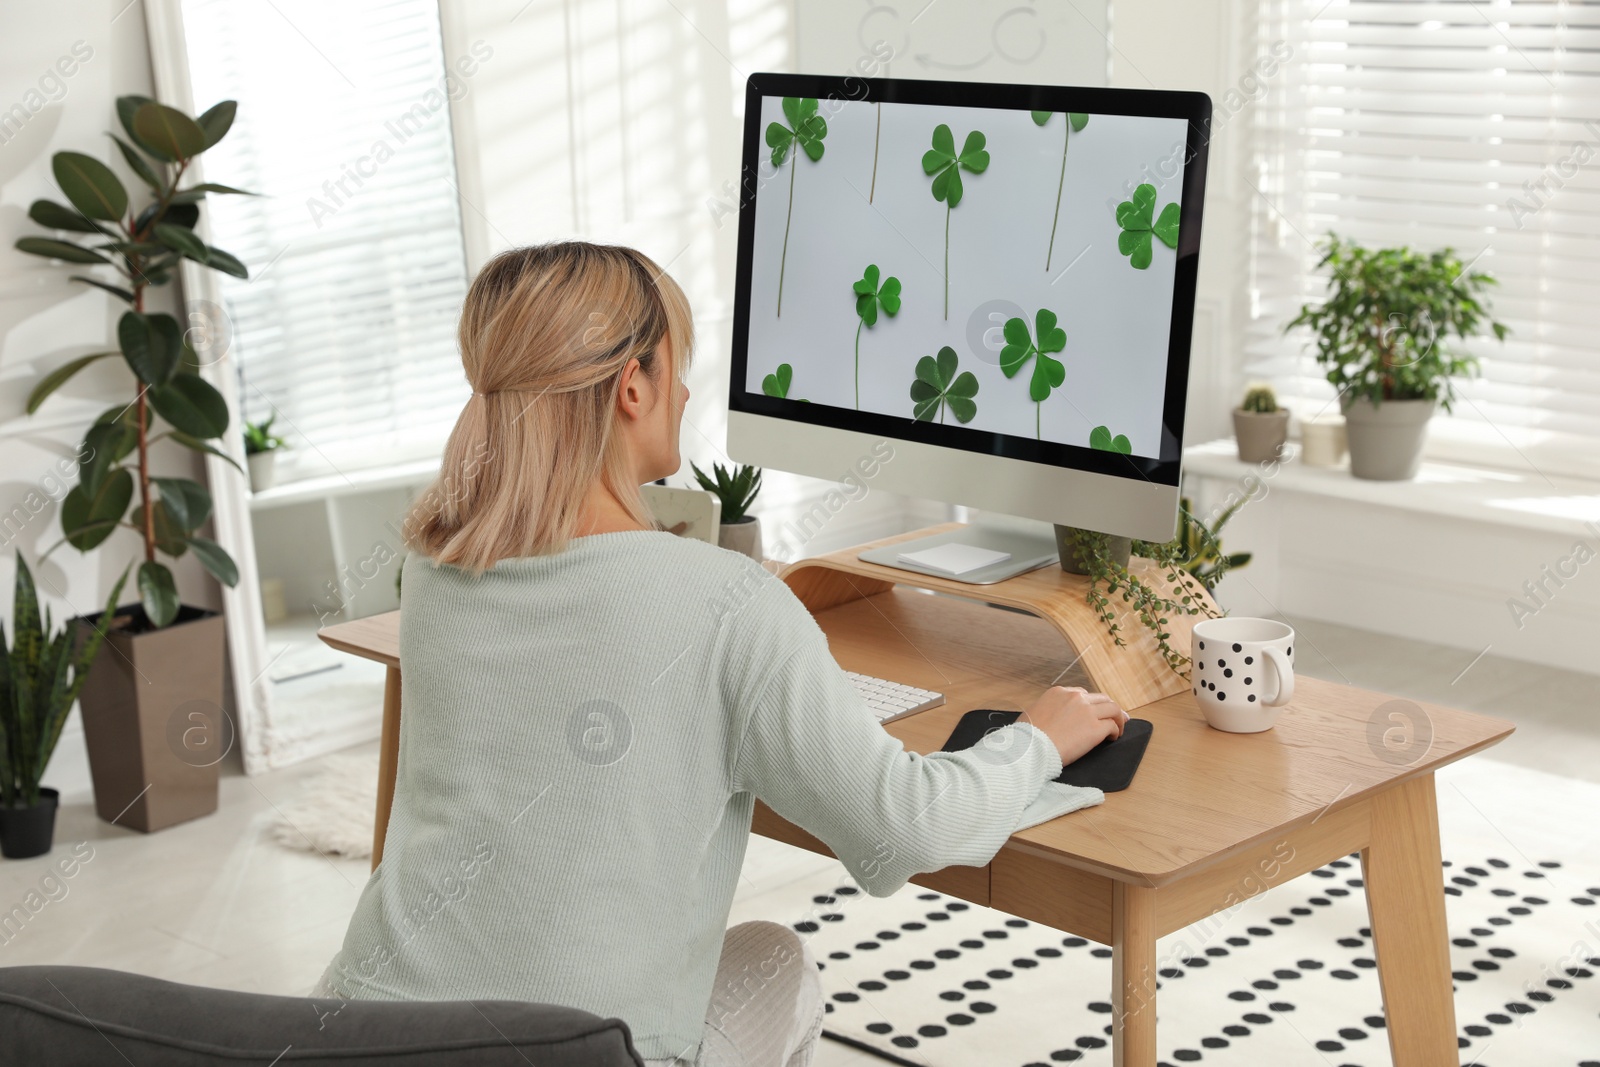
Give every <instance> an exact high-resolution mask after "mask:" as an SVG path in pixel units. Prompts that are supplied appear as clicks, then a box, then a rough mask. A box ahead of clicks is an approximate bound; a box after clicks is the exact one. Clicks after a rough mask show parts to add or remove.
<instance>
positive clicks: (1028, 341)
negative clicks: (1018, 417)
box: [1000, 308, 1067, 437]
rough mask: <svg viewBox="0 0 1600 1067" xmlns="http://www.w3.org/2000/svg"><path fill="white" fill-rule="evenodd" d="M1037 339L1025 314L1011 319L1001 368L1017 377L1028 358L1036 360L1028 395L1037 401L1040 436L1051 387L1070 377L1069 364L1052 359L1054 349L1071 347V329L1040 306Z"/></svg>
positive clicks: (1035, 415) (1035, 418) (1035, 419)
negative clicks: (1043, 408)
mask: <svg viewBox="0 0 1600 1067" xmlns="http://www.w3.org/2000/svg"><path fill="white" fill-rule="evenodd" d="M1034 326H1035V328H1036V335H1037V340H1035V336H1034V335H1030V334H1029V333H1028V323H1027V321H1026V320H1024V319H1021V318H1015V319H1007V320H1006V324H1005V329H1004V330H1003V333H1004V334H1005V339H1006V344H1005V347H1004V348H1002V349H1001V350H1000V371H1001V373H1003V374H1004V375H1005V376H1006V377H1007V378H1015V377H1016V376H1017V372H1018V371H1020V370H1021V369H1022V367H1023V364H1025V363H1027V362H1028V360H1030V359H1031V360H1033V377H1032V378H1031V379H1030V380H1029V382H1028V395H1029V396H1030V397H1032V398H1033V402H1034V404H1035V407H1034V413H1033V432H1034V436H1036V437H1037V436H1040V426H1039V419H1040V410H1041V407H1042V405H1043V404H1044V402H1045V401H1046V400H1048V399H1050V391H1051V390H1052V389H1058V388H1060V386H1061V383H1062V382H1064V381H1066V380H1067V368H1066V366H1065V365H1064V364H1062V363H1061V361H1060V360H1056V359H1051V358H1050V355H1049V354H1050V353H1051V352H1060V351H1061V350H1062V349H1064V348H1066V347H1067V331H1065V330H1063V329H1062V328H1061V327H1059V326H1057V325H1056V313H1055V312H1053V311H1050V310H1048V309H1046V308H1040V309H1039V313H1038V314H1037V315H1036V316H1034Z"/></svg>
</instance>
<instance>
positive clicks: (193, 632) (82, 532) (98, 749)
mask: <svg viewBox="0 0 1600 1067" xmlns="http://www.w3.org/2000/svg"><path fill="white" fill-rule="evenodd" d="M235 110H236V109H235V105H234V102H233V101H231V100H226V101H223V102H222V103H220V104H218V105H216V106H215V107H213V108H211V109H210V110H209V111H207V112H205V113H204V114H202V115H200V116H199V117H198V118H191V117H190V116H188V115H186V114H184V113H183V112H181V111H178V110H177V109H175V108H171V107H167V106H165V105H164V104H159V103H156V102H155V101H153V100H150V99H149V98H147V97H143V96H124V97H120V98H118V100H117V102H116V113H117V119H118V122H119V123H120V125H121V127H122V132H123V133H124V134H125V135H126V137H119V136H116V135H115V134H113V135H112V140H113V142H114V143H115V144H116V146H117V150H118V151H119V152H120V153H121V155H122V158H123V160H124V161H125V162H126V163H127V165H128V168H129V169H130V170H131V171H132V172H133V173H134V175H136V176H137V177H138V179H139V180H140V182H141V183H143V184H144V185H145V186H147V187H148V195H147V196H145V197H143V198H142V199H143V200H144V201H145V202H144V204H143V206H139V205H137V204H135V203H134V202H133V200H132V198H130V196H129V194H128V190H127V189H126V188H125V187H124V186H123V184H122V181H121V179H119V178H118V177H117V175H116V174H115V173H114V172H113V171H112V170H111V168H110V167H108V166H106V164H105V163H103V162H101V161H100V160H98V159H95V158H94V157H93V156H88V155H84V154H83V153H80V152H57V153H56V154H55V156H54V157H53V159H52V161H51V167H52V170H53V172H54V174H55V179H56V182H57V184H58V185H59V186H60V187H61V192H62V194H63V195H64V196H65V197H66V199H67V203H66V204H61V203H58V202H55V201H52V200H37V201H35V202H34V203H33V205H32V207H30V208H29V210H28V216H29V218H31V219H32V220H33V221H34V222H36V223H38V224H39V225H40V226H43V227H45V228H46V229H48V230H50V231H52V234H51V235H50V236H33V237H24V238H22V239H21V240H19V241H17V243H16V247H17V249H18V250H19V251H22V252H27V253H29V254H31V255H36V256H41V257H43V258H45V259H49V260H53V261H57V262H62V263H68V264H74V265H78V266H80V267H82V268H87V270H88V272H97V273H87V272H86V273H80V274H74V275H72V279H73V280H74V281H80V282H83V283H84V284H86V285H91V286H94V287H95V288H97V289H100V290H102V291H104V292H107V293H110V294H111V295H112V296H114V297H116V298H117V299H118V300H120V301H122V302H123V303H124V304H126V305H127V310H126V311H124V312H123V313H122V316H121V317H120V319H119V320H118V322H117V346H116V347H115V348H113V349H110V350H108V351H104V352H95V353H92V354H90V355H86V356H81V357H79V358H77V359H74V360H72V361H71V362H69V363H67V364H65V365H63V366H61V367H59V368H57V369H56V370H54V371H52V372H51V373H50V374H48V375H46V376H45V377H44V378H43V379H42V380H41V381H40V382H39V383H38V385H37V386H36V387H35V388H34V390H33V392H32V394H31V395H30V396H29V397H28V403H27V410H28V412H29V414H32V413H33V412H36V411H37V410H38V409H39V407H40V405H41V404H43V403H44V402H45V401H46V400H47V399H48V398H49V397H50V396H51V394H53V393H54V392H55V391H56V390H57V389H59V388H61V386H62V385H64V384H65V383H66V382H67V381H68V380H70V379H71V378H72V377H73V376H74V375H75V374H77V373H78V372H79V371H81V370H83V369H84V368H85V367H87V366H89V365H90V364H92V363H95V362H97V361H99V360H101V359H106V358H112V357H118V358H120V359H121V360H122V362H123V363H124V364H125V365H126V366H127V369H128V371H129V372H130V378H131V380H130V382H129V389H128V398H127V399H126V400H125V401H119V402H118V403H116V404H114V405H112V406H111V407H110V408H107V409H106V411H105V412H104V413H103V414H101V415H100V417H99V418H97V419H95V421H94V423H93V425H91V426H90V427H89V429H88V431H87V433H86V434H85V435H84V440H83V446H82V447H81V448H80V449H79V453H78V454H79V456H80V460H79V465H78V484H77V485H76V486H74V487H73V489H72V490H71V491H70V492H68V493H67V495H66V496H65V497H64V498H63V499H62V501H61V532H62V535H63V536H62V538H61V540H60V541H59V542H57V543H56V544H55V545H53V546H51V548H50V551H54V550H55V549H56V548H58V547H60V545H62V544H69V545H71V546H72V547H73V548H76V549H78V550H79V551H80V552H90V551H93V550H94V549H96V548H98V547H99V546H100V545H101V544H103V543H104V542H105V541H106V539H107V538H109V537H110V536H111V535H112V534H113V533H114V532H116V531H117V530H119V529H131V530H133V531H134V532H135V533H137V534H138V536H139V539H140V542H141V546H142V549H143V551H142V553H141V554H142V557H143V558H142V560H141V561H140V562H139V565H138V570H137V585H138V590H139V600H138V602H137V603H135V604H132V605H124V606H122V607H119V608H117V609H116V610H115V612H113V613H111V615H110V616H109V617H108V616H107V615H106V614H104V613H103V614H102V615H100V616H97V617H94V618H89V617H85V618H83V619H80V620H79V629H80V637H81V638H82V640H83V641H84V645H85V647H87V644H88V638H87V636H84V635H86V634H87V633H88V632H90V631H92V630H95V629H97V628H100V627H104V628H105V629H106V630H107V636H106V638H105V642H104V647H101V648H100V649H99V654H98V655H97V656H96V658H95V661H94V665H93V667H92V668H91V669H90V672H89V677H88V679H87V681H86V684H85V686H84V688H83V692H82V695H81V697H80V706H81V708H82V711H83V722H84V735H85V740H86V741H87V743H88V748H89V764H90V770H91V771H92V773H93V775H94V786H95V805H96V809H97V810H98V812H99V814H100V817H101V818H103V819H107V820H111V819H117V820H118V822H119V824H120V825H123V826H131V827H133V828H135V829H139V830H145V831H149V830H155V829H159V828H161V827H163V826H168V825H171V824H173V823H177V822H182V821H184V820H187V819H191V818H195V817H197V816H200V815H204V814H208V813H209V812H212V811H215V810H216V806H217V765H216V760H215V759H212V758H211V755H210V750H209V749H207V748H206V747H205V745H204V744H203V743H197V739H208V740H209V741H210V743H211V744H212V745H213V746H214V745H215V744H216V743H218V741H219V739H220V738H221V737H222V734H223V730H224V725H225V724H224V723H223V722H222V710H221V708H222V696H223V666H224V663H223V655H224V632H223V620H222V616H221V615H220V614H219V613H217V612H214V611H209V610H206V609H203V608H199V607H194V606H191V605H187V604H184V603H183V602H182V601H181V600H180V599H179V595H178V589H177V584H176V582H175V581H174V579H173V575H172V571H171V569H170V568H169V567H168V566H167V564H166V563H165V562H163V560H162V557H169V558H176V557H179V556H183V555H185V554H189V553H193V555H194V556H195V557H196V558H197V559H198V560H199V562H200V564H201V565H202V566H203V567H204V568H205V569H206V570H207V571H209V572H210V573H211V574H212V575H213V576H214V577H215V578H216V579H217V580H218V581H220V582H222V583H223V584H225V585H228V586H232V585H234V584H235V583H237V582H238V580H239V572H238V568H237V567H236V566H235V564H234V561H233V559H232V558H231V557H230V556H229V555H228V553H227V552H226V551H225V550H224V549H223V548H222V547H221V546H220V545H218V544H217V543H216V542H215V541H212V540H210V539H209V538H207V537H204V536H202V535H201V534H200V530H201V529H202V528H203V527H204V525H205V524H206V522H207V520H208V519H209V518H210V515H211V494H210V493H209V492H208V491H207V490H206V488H205V486H203V485H201V484H200V483H198V482H196V481H193V480H192V479H189V478H183V477H172V476H162V475H160V474H158V473H157V472H156V471H155V470H154V468H153V464H152V449H153V448H154V447H155V445H156V444H157V443H158V442H160V441H163V440H168V441H171V442H173V443H175V444H178V445H180V446H183V447H184V448H188V449H192V450H194V451H197V452H203V453H207V454H210V455H215V456H220V457H222V458H223V459H225V460H227V461H228V462H229V463H230V464H232V465H233V466H235V467H237V466H238V464H237V463H234V461H233V460H232V459H231V458H230V457H228V456H227V454H226V453H224V452H222V451H221V450H220V449H218V448H217V447H216V446H215V445H213V444H211V443H210V442H212V441H214V440H216V439H217V438H219V437H221V436H222V435H223V434H224V433H226V432H227V429H228V419H229V416H228V405H227V402H226V401H225V400H224V399H223V397H222V395H221V394H220V393H219V392H217V390H216V389H215V388H213V387H212V386H211V384H210V383H209V382H207V381H206V380H205V379H204V378H203V377H202V376H201V374H200V366H199V360H198V359H197V357H196V355H195V352H194V350H193V348H192V347H191V346H190V345H189V343H188V341H187V340H186V337H185V332H184V329H183V327H182V326H180V325H179V322H178V320H177V319H176V318H174V317H173V316H172V315H169V314H166V313H165V312H160V311H154V312H152V311H147V310H146V307H145V304H146V297H147V295H148V294H149V290H150V289H151V288H152V287H159V286H164V285H166V284H168V283H169V282H171V280H172V278H173V275H174V273H175V271H176V270H177V267H178V264H179V262H180V261H181V260H185V259H187V260H191V261H193V262H195V263H198V264H200V265H202V266H205V267H209V268H211V269H212V270H218V271H221V272H223V273H224V274H229V275H232V276H234V277H236V278H245V277H248V276H249V272H248V271H247V270H246V268H245V266H244V264H243V263H241V262H239V260H238V259H237V258H235V257H234V256H232V255H230V254H229V253H227V252H224V251H223V250H222V249H220V248H215V247H212V246H211V245H208V244H206V243H205V242H204V241H203V240H202V239H201V238H200V237H199V236H198V235H197V234H196V232H195V225H196V223H197V222H198V221H199V218H200V206H201V204H202V203H203V202H204V201H205V198H206V197H208V196H211V195H219V194H240V193H243V190H240V189H234V188H232V187H230V186H226V185H219V184H216V183H212V182H203V183H193V182H191V184H188V185H185V184H184V179H185V178H186V177H187V176H189V175H190V169H191V167H192V166H193V164H194V161H195V159H196V157H198V156H199V155H200V154H201V153H203V152H205V151H206V150H207V149H209V148H211V147H213V146H214V145H216V144H217V143H218V142H219V141H221V140H222V138H223V136H224V135H226V134H227V132H228V129H229V128H230V127H231V126H232V124H233V118H234V113H235ZM241 473H243V472H242V471H241ZM46 554H47V555H48V552H47V553H46ZM218 758H220V757H218Z"/></svg>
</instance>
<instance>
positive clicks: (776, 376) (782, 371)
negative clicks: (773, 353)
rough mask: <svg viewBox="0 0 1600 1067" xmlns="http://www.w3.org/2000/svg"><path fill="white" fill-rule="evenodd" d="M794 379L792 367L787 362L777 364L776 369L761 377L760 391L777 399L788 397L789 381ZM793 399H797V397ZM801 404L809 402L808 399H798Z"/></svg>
mask: <svg viewBox="0 0 1600 1067" xmlns="http://www.w3.org/2000/svg"><path fill="white" fill-rule="evenodd" d="M792 381H794V368H793V367H791V366H789V364H787V363H780V364H778V369H777V370H776V371H774V372H773V373H772V374H769V375H767V376H766V377H765V378H763V379H761V391H762V392H763V393H765V394H767V395H768V396H774V397H777V398H778V399H779V400H787V399H788V398H789V383H790V382H792ZM795 399H797V400H799V399H800V398H799V397H796V398H795ZM800 403H802V404H809V403H811V401H809V400H800Z"/></svg>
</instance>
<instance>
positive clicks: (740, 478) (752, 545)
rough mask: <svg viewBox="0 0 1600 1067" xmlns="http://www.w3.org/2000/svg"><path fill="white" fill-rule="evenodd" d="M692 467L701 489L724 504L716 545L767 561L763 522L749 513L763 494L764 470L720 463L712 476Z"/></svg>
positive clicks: (714, 465) (712, 467)
mask: <svg viewBox="0 0 1600 1067" xmlns="http://www.w3.org/2000/svg"><path fill="white" fill-rule="evenodd" d="M689 467H690V469H692V470H693V471H694V477H695V481H697V482H699V483H700V488H702V489H704V490H705V491H706V492H708V493H712V494H715V496H716V497H717V499H718V500H721V501H722V529H721V530H719V531H718V533H717V544H719V545H721V546H722V547H723V548H726V549H728V550H729V551H730V552H740V553H743V554H744V555H746V556H749V557H750V558H751V559H753V560H755V561H757V562H758V563H759V562H760V561H761V560H762V559H763V558H764V557H763V556H762V553H761V520H760V519H758V518H756V517H755V516H754V515H752V514H750V505H751V504H754V503H755V500H756V494H757V493H759V492H761V468H760V467H751V466H746V465H744V464H739V465H737V466H735V467H734V468H733V469H732V470H728V469H727V468H725V467H723V465H722V464H720V463H713V464H712V465H711V470H712V474H707V473H706V472H705V471H703V470H701V469H700V468H699V467H696V466H695V465H694V464H693V463H690V464H689ZM713 475H715V477H713Z"/></svg>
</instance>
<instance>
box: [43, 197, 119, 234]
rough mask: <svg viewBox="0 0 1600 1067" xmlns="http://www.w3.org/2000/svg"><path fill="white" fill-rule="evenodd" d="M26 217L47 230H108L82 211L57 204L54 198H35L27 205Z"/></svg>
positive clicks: (97, 231) (77, 231)
mask: <svg viewBox="0 0 1600 1067" xmlns="http://www.w3.org/2000/svg"><path fill="white" fill-rule="evenodd" d="M28 218H30V219H32V220H33V221H34V222H37V223H38V224H39V225H40V226H43V227H45V228H46V229H49V230H71V231H73V232H74V233H109V232H110V231H109V230H107V229H106V228H105V227H104V226H102V225H100V224H99V223H98V222H95V221H94V220H93V219H91V218H89V217H87V216H86V215H84V214H83V212H81V211H77V210H75V209H73V208H70V207H67V206H66V205H65V204H58V203H56V202H55V201H54V200H35V201H34V202H33V203H32V204H31V205H30V206H29V207H28Z"/></svg>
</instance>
